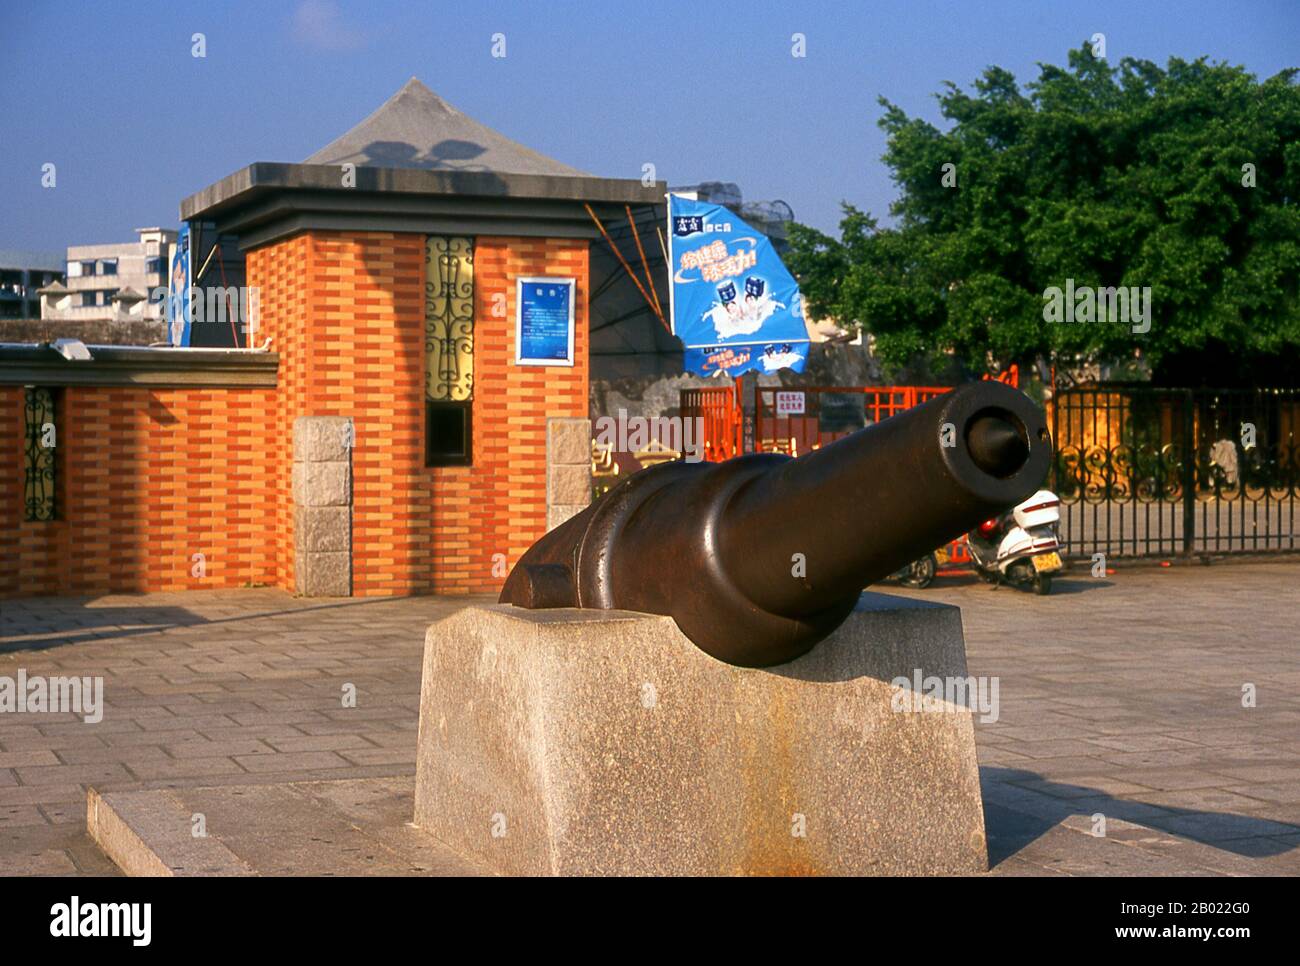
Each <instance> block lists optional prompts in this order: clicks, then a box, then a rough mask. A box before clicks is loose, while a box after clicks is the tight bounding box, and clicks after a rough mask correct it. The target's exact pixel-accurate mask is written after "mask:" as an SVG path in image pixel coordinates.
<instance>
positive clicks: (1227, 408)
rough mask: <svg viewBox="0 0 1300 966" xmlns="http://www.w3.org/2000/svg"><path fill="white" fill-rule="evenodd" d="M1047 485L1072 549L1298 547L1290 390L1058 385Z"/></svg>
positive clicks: (1299, 407)
mask: <svg viewBox="0 0 1300 966" xmlns="http://www.w3.org/2000/svg"><path fill="white" fill-rule="evenodd" d="M1051 409H1052V415H1051V421H1052V438H1053V441H1054V444H1055V449H1056V453H1055V461H1054V466H1053V473H1052V478H1051V481H1050V484H1049V485H1050V486H1051V488H1052V489H1053V490H1054V491H1055V492H1056V493H1057V494H1059V495H1060V497H1061V536H1062V539H1063V541H1064V543H1065V546H1066V551H1067V553H1068V554H1069V555H1071V556H1081V557H1088V556H1090V555H1092V554H1094V553H1104V554H1108V555H1124V556H1144V555H1152V556H1171V555H1174V554H1189V555H1196V554H1201V555H1212V554H1225V553H1267V552H1276V551H1294V550H1300V527H1298V526H1297V523H1298V522H1300V521H1297V519H1296V516H1297V510H1298V509H1300V391H1297V390H1285V389H1277V390H1274V389H1195V390H1192V389H1159V388H1151V387H1146V386H1130V385H1124V384H1112V385H1103V386H1097V387H1087V388H1072V389H1067V390H1063V391H1060V392H1058V393H1057V394H1056V398H1055V399H1054V400H1053V402H1052V407H1051Z"/></svg>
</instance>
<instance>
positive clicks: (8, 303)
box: [0, 248, 63, 320]
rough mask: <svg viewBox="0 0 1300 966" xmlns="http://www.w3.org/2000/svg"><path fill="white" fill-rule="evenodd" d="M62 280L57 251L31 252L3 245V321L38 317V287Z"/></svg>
mask: <svg viewBox="0 0 1300 966" xmlns="http://www.w3.org/2000/svg"><path fill="white" fill-rule="evenodd" d="M62 279H63V256H62V255H60V254H59V253H58V252H28V251H19V250H16V249H12V248H0V320H3V319H39V318H40V317H41V299H40V295H39V294H38V293H39V290H40V289H41V288H42V287H44V286H46V285H53V284H54V283H56V282H59V281H61V280H62Z"/></svg>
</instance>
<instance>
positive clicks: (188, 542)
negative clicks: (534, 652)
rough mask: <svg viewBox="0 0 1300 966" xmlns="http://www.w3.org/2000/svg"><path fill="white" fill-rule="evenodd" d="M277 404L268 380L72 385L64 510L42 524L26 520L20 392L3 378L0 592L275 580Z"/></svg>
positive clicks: (59, 496)
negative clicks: (233, 384)
mask: <svg viewBox="0 0 1300 966" xmlns="http://www.w3.org/2000/svg"><path fill="white" fill-rule="evenodd" d="M274 402H275V393H274V391H273V390H270V389H239V390H232V389H158V390H149V389H132V388H129V387H121V388H88V387H87V388H82V387H69V388H67V389H64V390H63V391H62V404H61V406H60V410H59V415H58V430H59V435H58V450H57V452H58V462H57V464H56V465H57V481H58V490H57V493H56V500H57V513H58V516H59V519H58V520H56V521H54V522H52V523H39V522H26V521H24V520H23V519H22V516H23V512H22V498H23V481H22V465H23V463H22V446H23V441H22V426H23V415H22V406H23V390H22V389H21V388H20V387H12V388H11V387H3V388H0V476H2V478H3V479H4V480H5V481H6V489H7V491H8V492H6V494H5V498H4V499H3V500H2V501H0V529H3V539H2V540H0V596H14V595H17V594H22V595H35V594H95V593H107V592H116V591H140V590H181V589H186V588H190V589H195V588H205V587H208V588H211V587H241V586H246V585H251V584H270V583H274V582H275V571H274V558H273V555H272V553H271V548H270V545H269V543H268V541H267V539H266V536H265V527H266V523H267V521H268V520H270V519H271V518H272V514H273V511H272V497H273V490H272V487H271V485H270V474H269V473H268V469H269V468H270V466H271V465H272V464H273V463H274V462H275V460H276V459H278V455H277V454H276V452H275V451H274V449H273V447H272V441H271V440H270V438H269V434H268V431H267V422H266V419H265V416H266V414H267V413H268V412H269V411H270V409H271V407H273V405H274ZM196 553H201V554H203V555H204V561H203V563H204V568H205V575H204V576H203V577H196V576H194V575H193V569H194V566H195V562H194V560H193V555H194V554H196Z"/></svg>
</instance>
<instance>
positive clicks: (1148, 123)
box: [789, 45, 1300, 371]
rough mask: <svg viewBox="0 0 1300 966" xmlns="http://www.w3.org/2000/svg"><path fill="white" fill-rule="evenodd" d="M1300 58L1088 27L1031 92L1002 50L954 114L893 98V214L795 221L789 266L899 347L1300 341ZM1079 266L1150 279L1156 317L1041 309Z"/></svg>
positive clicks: (1097, 275)
mask: <svg viewBox="0 0 1300 966" xmlns="http://www.w3.org/2000/svg"><path fill="white" fill-rule="evenodd" d="M1296 74H1297V72H1296V71H1294V70H1288V71H1284V72H1282V73H1280V74H1278V75H1276V76H1274V77H1272V78H1269V79H1268V80H1265V81H1263V82H1259V81H1257V80H1256V78H1255V77H1254V76H1253V75H1251V74H1249V73H1247V72H1246V71H1245V70H1244V69H1242V68H1240V67H1232V66H1227V65H1224V64H1211V63H1207V62H1206V61H1205V59H1204V58H1202V59H1200V60H1196V61H1193V62H1187V61H1183V60H1179V59H1171V60H1170V61H1169V63H1168V64H1167V65H1166V67H1164V68H1163V69H1162V68H1159V67H1157V66H1156V65H1155V64H1152V63H1151V62H1149V61H1144V60H1133V59H1125V60H1123V61H1122V62H1121V63H1120V64H1119V66H1118V67H1112V66H1111V65H1110V64H1108V63H1107V62H1106V61H1105V60H1103V59H1099V58H1098V57H1095V56H1094V55H1093V54H1092V52H1091V50H1090V48H1089V47H1088V46H1087V45H1084V46H1083V47H1082V48H1081V49H1079V50H1076V51H1072V52H1071V53H1070V57H1069V67H1068V69H1066V68H1060V67H1056V66H1051V65H1043V64H1040V65H1039V76H1038V79H1037V80H1036V81H1034V82H1032V83H1031V84H1029V85H1027V87H1026V88H1025V89H1024V90H1023V91H1022V90H1021V89H1020V88H1019V87H1018V85H1017V83H1016V80H1015V78H1014V77H1013V76H1012V75H1011V74H1010V73H1009V72H1007V71H1006V70H1003V69H1002V68H999V67H991V68H989V69H988V70H986V71H985V72H984V74H983V76H982V77H981V78H980V79H979V80H978V81H977V82H976V83H975V86H974V92H973V93H966V92H963V91H962V90H960V89H959V88H957V87H956V86H955V85H952V84H949V85H947V88H946V90H945V91H944V92H943V93H941V94H940V95H938V100H939V104H940V108H941V111H942V115H943V117H944V118H945V119H946V120H947V121H948V122H949V125H948V127H947V130H940V129H939V128H937V127H935V126H934V125H932V124H929V123H927V122H925V121H923V120H919V119H916V118H911V117H908V116H907V114H906V113H905V112H904V111H903V110H902V109H900V108H899V107H897V106H895V105H894V104H891V103H890V102H888V101H887V100H885V99H884V98H881V104H882V106H883V108H884V115H883V117H882V118H881V120H880V125H881V127H882V128H883V129H884V130H885V131H886V132H887V135H888V148H887V150H886V152H885V155H884V160H885V162H886V164H888V166H889V168H890V169H891V171H892V174H893V178H894V180H895V182H896V183H897V184H898V187H899V190H900V197H899V200H898V201H897V202H896V203H895V204H894V205H893V207H892V209H891V213H892V214H893V215H894V218H895V224H894V225H893V226H892V227H881V226H880V225H879V224H878V223H877V222H876V220H875V219H874V218H872V217H871V216H870V215H869V214H867V213H864V212H862V211H859V210H858V209H856V208H854V207H853V206H851V205H845V206H844V212H845V216H844V220H843V221H842V223H841V226H840V228H841V237H840V238H839V239H838V240H837V239H833V238H831V237H829V236H827V235H825V234H823V233H821V232H818V231H816V230H814V229H812V228H809V227H807V226H802V225H796V226H794V229H793V231H792V233H791V252H790V256H789V263H790V266H791V268H792V269H793V271H794V272H795V274H796V275H797V276H798V278H799V280H800V283H801V287H802V290H803V292H804V297H805V299H806V300H807V302H808V307H809V309H810V311H811V312H812V313H813V314H814V315H822V316H830V317H832V318H835V319H837V320H839V321H840V323H841V324H846V325H852V324H859V325H862V326H864V327H865V328H866V329H867V331H869V332H871V333H872V334H873V335H874V336H875V337H876V346H877V351H878V352H879V354H880V355H881V356H882V357H883V359H884V360H885V361H886V362H887V363H889V364H891V365H902V364H904V363H906V362H907V361H909V360H912V359H914V358H915V357H916V356H917V355H918V354H921V355H925V356H930V357H933V356H935V355H938V354H942V353H952V354H955V355H956V356H957V358H958V359H959V360H960V361H961V362H963V363H964V364H965V365H967V366H968V367H970V368H971V369H972V370H974V371H984V370H985V369H986V368H987V367H988V366H989V365H990V364H992V365H993V366H994V367H995V368H996V367H997V366H999V365H1005V364H1008V363H1010V362H1012V361H1031V360H1033V359H1034V358H1036V357H1040V358H1047V357H1051V356H1053V354H1055V355H1057V356H1060V357H1063V358H1069V359H1076V358H1090V359H1122V358H1132V357H1133V356H1134V355H1135V353H1140V354H1142V355H1145V356H1146V357H1147V359H1148V361H1149V362H1150V363H1151V364H1152V365H1153V366H1159V364H1160V363H1161V361H1162V360H1167V359H1168V358H1170V357H1171V356H1172V355H1174V354H1176V353H1179V352H1187V351H1193V352H1195V351H1211V350H1216V348H1217V347H1224V346H1229V347H1232V349H1233V351H1234V352H1240V353H1243V354H1245V355H1247V356H1249V355H1253V354H1265V355H1266V354H1270V353H1278V352H1283V351H1294V350H1295V348H1296V347H1297V346H1300V305H1298V304H1297V297H1296V296H1297V277H1298V275H1300V211H1297V196H1298V195H1300V86H1298V85H1297V83H1296ZM945 165H953V166H955V167H954V168H951V169H945V167H944V166H945ZM1250 166H1253V168H1252V167H1250ZM945 170H947V171H949V172H950V173H951V174H955V181H956V184H955V186H952V187H949V186H945V184H944V172H945ZM951 180H952V179H951V177H950V178H949V181H950V182H951ZM1252 182H1253V186H1250V185H1251V183H1252ZM1067 279H1073V280H1074V281H1073V284H1074V285H1075V286H1076V287H1083V286H1088V287H1092V288H1102V287H1108V286H1126V287H1127V286H1131V287H1137V288H1138V289H1141V288H1143V287H1148V286H1149V287H1150V290H1151V306H1152V311H1151V324H1150V330H1149V331H1147V332H1146V333H1135V332H1133V331H1132V329H1133V326H1132V325H1129V324H1126V323H1124V322H1120V321H1114V320H1112V321H1105V322H1097V321H1094V322H1091V323H1087V322H1074V323H1068V322H1060V323H1058V322H1048V321H1045V320H1044V294H1045V292H1047V291H1048V289H1049V288H1050V287H1052V286H1058V287H1061V288H1064V287H1065V285H1066V281H1067Z"/></svg>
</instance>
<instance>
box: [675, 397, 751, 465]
mask: <svg viewBox="0 0 1300 966" xmlns="http://www.w3.org/2000/svg"><path fill="white" fill-rule="evenodd" d="M680 407H681V414H682V417H683V418H686V419H693V418H699V419H702V420H703V421H704V422H703V428H704V433H703V437H702V438H703V440H704V458H705V459H706V460H708V461H709V462H711V463H721V462H722V461H723V460H729V459H731V458H732V457H733V456H739V455H740V454H741V452H742V449H743V447H742V442H741V429H742V426H743V423H744V416H743V414H742V413H741V409H740V398H739V395H738V394H737V391H736V387H735V386H734V385H730V386H718V387H716V388H714V387H712V386H711V387H709V388H707V389H683V390H681V403H680Z"/></svg>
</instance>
